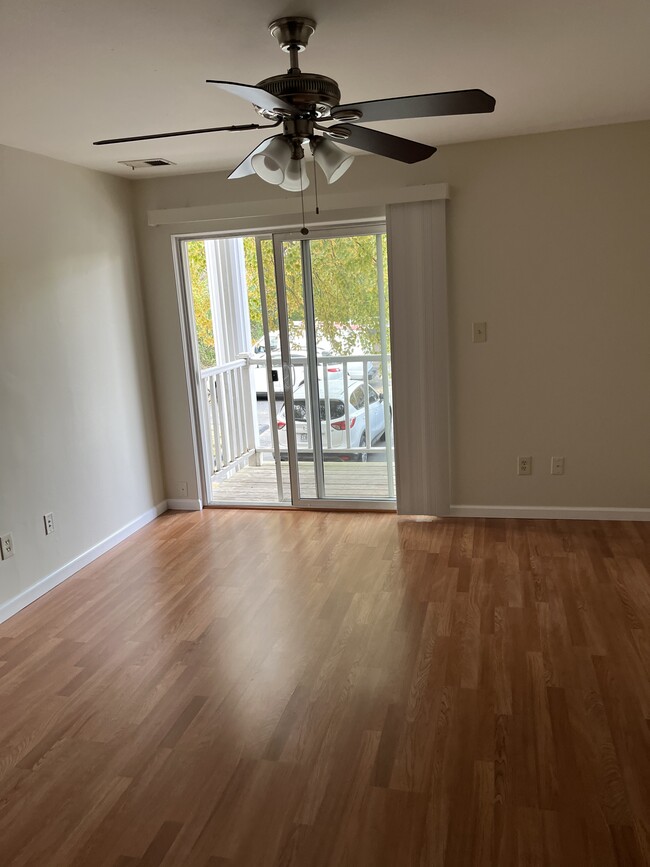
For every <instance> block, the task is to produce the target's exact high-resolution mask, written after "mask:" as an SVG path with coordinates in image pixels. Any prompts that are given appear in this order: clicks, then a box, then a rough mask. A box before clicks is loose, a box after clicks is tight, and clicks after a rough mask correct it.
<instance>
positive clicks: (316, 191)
mask: <svg viewBox="0 0 650 867" xmlns="http://www.w3.org/2000/svg"><path fill="white" fill-rule="evenodd" d="M313 162H314V195H315V196H316V213H317V214H320V208H319V207H318V177H317V176H318V172H317V171H316V160H314V161H313Z"/></svg>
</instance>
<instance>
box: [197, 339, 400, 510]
mask: <svg viewBox="0 0 650 867" xmlns="http://www.w3.org/2000/svg"><path fill="white" fill-rule="evenodd" d="M277 361H278V365H277V368H275V366H274V369H277V370H278V372H279V373H280V361H279V359H278V360H277ZM381 363H382V357H381V355H353V356H349V355H348V356H333V355H326V356H318V358H317V365H318V378H319V383H320V385H319V389H320V390H321V394H320V395H319V400H320V401H321V411H320V414H321V443H322V449H323V454H324V456H326V457H330V458H331V457H335V456H340V457H341V458H342V459H345V458H346V456H347V457H348V458H349V457H352V456H360V455H365V456H368V455H371V454H378V453H382V454H383V453H384V452H385V453H386V460H387V461H388V462H389V463H391V464H392V441H391V440H392V437H391V433H392V432H391V409H390V393H389V387H388V386H386V387H384V386H383V383H385V382H387V381H390V373H389V371H387V370H382V369H381ZM306 365H307V360H306V358H305V357H304V355H293V356H291V372H292V381H293V387H294V394H295V391H296V388H297V386H299V385H300V384H301V383H302V384H303V388H304V405H305V410H306V411H305V418H304V421H305V423H306V432H307V435H306V440H305V441H302V442H299V443H298V444H297V448H298V452H299V455H300V453H305V452H307V453H311V452H313V448H314V436H313V434H314V431H313V422H312V413H311V412H310V410H309V408H310V407H311V394H310V387H309V377H308V376H307V375H306V372H307V371H306ZM257 368H260V369H262V370H264V371H266V359H265V358H263V357H261V358H260V357H259V356H255V355H251V356H242V357H241V358H238V359H237V360H236V361H231V362H229V363H227V364H223V365H220V366H217V367H211V368H208V369H206V370H203V371H202V372H201V386H202V387H201V396H202V412H203V415H204V422H205V423H204V424H203V431H204V436H205V439H206V442H205V443H204V454H205V455H206V456H207V460H208V463H209V466H208V467H207V469H208V471H209V475H210V477H211V479H212V481H218V480H220V479H224V478H227V477H228V476H230V475H231V474H232V473H233V472H235V471H236V470H237V469H239V468H240V467H242V466H245V465H247V464H249V463H259V462H260V461H261V459H262V456H263V455H264V454H265V453H266V454H274V452H275V448H274V447H273V446H272V445H268V446H267V445H261V444H260V436H259V427H258V422H257V400H256V387H255V375H254V374H255V369H257ZM380 371H381V376H379V372H380ZM267 382H268V379H267V377H265V384H266V383H267ZM337 383H340V385H339V387H338V388H336V389H335V385H336V384H337ZM358 385H362V386H363V391H364V394H365V396H366V398H365V400H364V406H363V425H364V428H363V429H364V430H365V431H366V432H367V436H366V438H365V443H364V444H362V445H360V444H358V443H357V444H356V445H354V444H353V443H352V441H351V424H350V422H351V411H350V410H351V404H350V394H351V392H353V391H354V389H355V388H356V387H357V386H358ZM341 386H342V388H341ZM371 389H373V390H375V391H376V392H377V394H378V395H380V398H379V399H380V400H381V402H382V408H383V415H384V436H385V442H384V443H382V444H381V445H373V444H372V436H371V431H372V429H373V428H372V424H371V406H370V401H369V400H368V395H369V394H370V390H371ZM264 391H265V392H266V391H267V387H265V389H264ZM333 391H334V393H336V394H337V396H338V397H339V398H340V401H341V402H342V404H343V415H342V416H340V415H339V416H337V417H336V418H335V419H333V418H332V417H331V404H330V397H331V394H332V392H333ZM274 398H275V396H274V395H273V394H271V395H269V399H270V400H273V399H274ZM374 411H375V412H376V411H377V410H376V409H375V410H374ZM354 415H355V421H358V420H360V416H359V413H358V412H355V413H354ZM332 422H341V423H343V422H344V424H342V425H341V429H342V430H345V446H344V447H342V446H338V447H335V446H334V445H333V436H332ZM271 423H272V421H271ZM285 436H286V428H285V430H284V432H283V437H282V441H280V442H279V449H280V455H279V457H280V458H281V459H282V458H286V454H287V446H286V439H285ZM388 475H389V478H390V479H391V480H392V468H391V472H389V474H388ZM391 488H392V481H391ZM393 495H394V492H393V491H392V490H391V492H390V496H393Z"/></svg>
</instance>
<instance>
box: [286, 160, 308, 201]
mask: <svg viewBox="0 0 650 867" xmlns="http://www.w3.org/2000/svg"><path fill="white" fill-rule="evenodd" d="M302 163H303V160H293V159H292V160H291V161H290V162H289V166H288V168H287V170H286V172H285V173H284V181H283V182H282V183H281V184H280V189H281V190H288V191H289V192H290V193H299V192H300V173H301V171H302V189H303V190H306V189H307V187H308V186H309V178H308V177H307V172H306V170H305V169H303V168H302Z"/></svg>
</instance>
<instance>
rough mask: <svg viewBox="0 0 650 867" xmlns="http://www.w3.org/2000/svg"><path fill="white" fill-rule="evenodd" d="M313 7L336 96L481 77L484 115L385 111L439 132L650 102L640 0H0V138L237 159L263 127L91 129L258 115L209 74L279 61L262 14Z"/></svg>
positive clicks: (638, 113)
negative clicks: (130, 140) (158, 136)
mask: <svg viewBox="0 0 650 867" xmlns="http://www.w3.org/2000/svg"><path fill="white" fill-rule="evenodd" d="M291 13H294V14H303V15H309V16H311V17H313V18H315V19H316V21H317V23H318V27H317V31H316V33H315V35H314V36H313V37H312V40H311V43H310V46H309V48H308V50H307V52H306V53H305V54H303V55H302V56H301V65H302V67H303V69H305V70H307V71H313V72H320V73H323V74H325V75H329V76H331V77H332V78H335V79H336V80H337V81H338V82H339V85H340V87H341V90H342V93H343V102H350V101H352V100H360V99H377V98H380V97H389V96H401V95H405V94H411V93H424V92H429V91H445V90H459V89H464V88H471V87H480V88H483V89H484V90H486V91H488V93H491V94H492V95H493V96H495V97H496V101H497V106H496V111H495V113H494V114H493V115H473V116H468V117H455V118H442V119H440V118H436V119H431V120H417V121H391V122H386V123H383V124H377V125H376V126H377V128H378V129H383V130H385V131H387V132H392V133H394V134H397V135H403V136H407V137H412V138H416V139H419V140H421V141H424V142H428V143H431V144H435V145H444V144H448V143H451V142H458V141H470V140H473V139H483V138H495V137H499V136H504V135H516V134H521V133H529V132H539V131H544V130H555V129H567V128H572V127H580V126H591V125H596V124H605V123H618V122H624V121H634V120H643V119H647V118H650V48H649V46H650V3H648V0H534V2H533V0H487V2H486V0H401V2H398V0H304V2H298V0H295V2H294V0H275V2H274V3H268V2H263V0H0V142H1V143H3V144H6V145H10V146H13V147H18V148H24V149H26V150H30V151H35V152H37V153H42V154H47V155H49V156H52V157H56V158H59V159H63V160H67V161H69V162H73V163H78V164H80V165H84V166H89V167H92V168H96V169H102V170H104V171H108V172H114V173H116V174H128V173H129V170H128V169H124V168H122V167H120V166H118V165H117V161H118V160H125V159H142V158H147V157H165V158H167V159H170V160H173V161H174V162H176V163H178V166H177V167H175V168H174V169H171V170H170V169H157V170H155V169H148V170H147V174H164V173H167V174H169V173H170V171H173V172H174V173H178V172H179V171H180V172H193V171H201V170H208V169H213V170H214V169H225V168H231V167H234V165H236V164H237V163H238V162H239V160H240V159H241V158H243V156H244V155H245V154H246V153H247V152H248V151H249V150H250V149H251V148H252V147H254V146H255V144H256V143H257V142H258V141H259V140H260V138H261V136H262V135H263V134H262V133H261V132H245V133H234V134H233V133H214V134H210V135H201V136H191V137H188V138H185V139H172V140H163V141H160V142H148V143H138V144H132V145H114V146H108V147H101V148H100V147H93V146H92V145H91V142H92V141H93V140H94V139H99V138H111V137H118V136H127V135H139V134H145V133H152V132H163V131H168V130H170V131H171V130H175V129H188V128H196V127H203V126H217V125H221V124H230V123H250V122H256V121H257V120H258V119H259V118H258V116H257V115H256V114H255V112H254V110H253V109H252V108H251V107H250V106H249V105H247V104H246V103H245V102H242V101H240V100H238V99H237V98H236V97H234V96H230V95H229V94H226V93H222V92H220V91H219V90H218V89H217V88H214V87H211V86H210V85H207V84H205V83H204V80H205V79H206V78H219V79H226V80H231V81H241V82H245V83H251V84H254V83H256V82H257V81H259V80H260V79H262V78H265V77H267V76H269V75H275V74H279V73H282V72H284V71H285V69H286V61H287V57H286V55H285V54H283V53H282V52H281V51H280V50H279V48H278V46H277V43H276V42H275V40H274V39H273V38H272V37H271V36H270V35H269V33H268V31H267V25H268V23H269V21H270V20H271V19H272V18H275V17H279V16H281V15H288V14H291Z"/></svg>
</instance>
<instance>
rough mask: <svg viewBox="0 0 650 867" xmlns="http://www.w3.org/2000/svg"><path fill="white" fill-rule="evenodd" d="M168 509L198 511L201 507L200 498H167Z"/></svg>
mask: <svg viewBox="0 0 650 867" xmlns="http://www.w3.org/2000/svg"><path fill="white" fill-rule="evenodd" d="M167 508H168V509H177V510H178V511H180V512H200V511H201V509H202V508H203V503H202V502H201V500H167Z"/></svg>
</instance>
